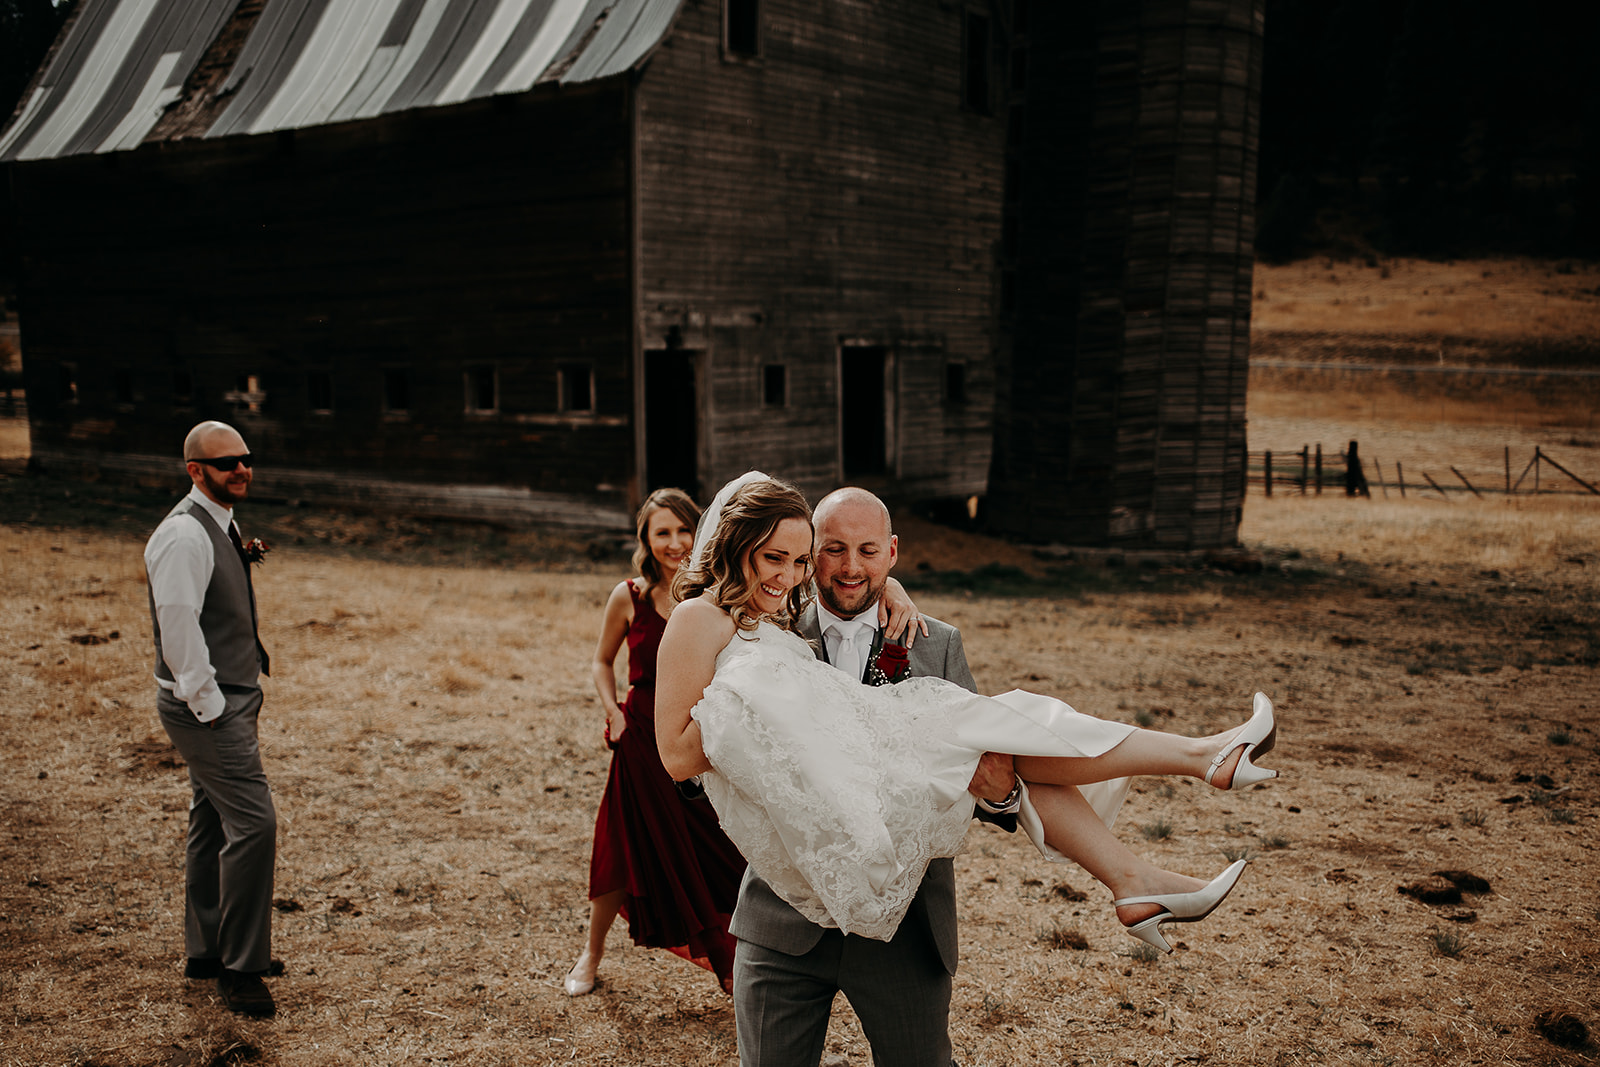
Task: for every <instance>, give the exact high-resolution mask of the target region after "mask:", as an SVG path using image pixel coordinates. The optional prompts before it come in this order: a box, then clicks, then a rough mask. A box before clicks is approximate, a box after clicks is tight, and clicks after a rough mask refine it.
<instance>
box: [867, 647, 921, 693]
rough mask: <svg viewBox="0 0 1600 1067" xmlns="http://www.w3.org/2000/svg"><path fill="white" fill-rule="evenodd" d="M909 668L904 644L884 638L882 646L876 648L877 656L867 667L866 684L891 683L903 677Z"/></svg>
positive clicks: (909, 662) (909, 664)
mask: <svg viewBox="0 0 1600 1067" xmlns="http://www.w3.org/2000/svg"><path fill="white" fill-rule="evenodd" d="M910 670H911V660H910V658H909V657H908V655H907V653H906V646H904V645H897V644H895V643H894V642H893V641H888V640H885V641H884V642H883V647H882V648H880V649H879V650H878V657H877V658H876V659H874V660H873V661H872V666H870V667H868V668H867V684H868V685H893V684H894V683H895V682H898V681H900V680H902V679H903V678H905V677H906V675H907V674H909V673H910Z"/></svg>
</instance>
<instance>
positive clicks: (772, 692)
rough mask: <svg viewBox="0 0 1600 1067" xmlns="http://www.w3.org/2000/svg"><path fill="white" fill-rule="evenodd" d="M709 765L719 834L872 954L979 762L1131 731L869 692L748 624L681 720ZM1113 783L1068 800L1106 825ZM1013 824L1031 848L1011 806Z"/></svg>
mask: <svg viewBox="0 0 1600 1067" xmlns="http://www.w3.org/2000/svg"><path fill="white" fill-rule="evenodd" d="M690 714H691V715H692V716H693V718H694V719H695V721H696V722H698V723H699V724H700V731H701V743H702V746H703V747H704V749H705V754H706V758H707V759H709V760H710V761H711V764H712V766H713V768H714V770H713V771H711V772H708V773H707V774H706V775H705V776H704V782H705V787H706V793H707V795H708V796H709V797H710V799H711V803H712V805H713V807H715V808H716V811H717V815H718V817H719V818H720V819H721V821H722V828H723V830H724V831H725V832H726V833H727V835H728V837H729V838H731V839H732V840H733V843H734V844H735V845H737V846H738V847H739V851H741V852H743V853H744V856H745V858H746V859H747V860H749V861H750V865H751V867H752V868H754V869H755V871H756V873H757V874H759V875H760V876H761V877H762V878H764V879H765V880H766V882H767V884H768V885H770V886H771V887H772V888H773V891H774V892H776V893H777V894H778V895H779V896H780V897H782V898H783V899H784V900H786V901H788V902H789V904H790V905H792V906H793V907H794V908H795V909H796V910H797V911H799V912H800V914H802V915H804V916H805V917H806V918H807V919H809V920H811V921H812V922H814V923H817V924H818V925H820V926H825V927H837V928H839V929H841V930H844V931H845V932H846V933H853V934H861V935H863V936H866V937H872V938H877V939H879V940H884V941H887V940H889V939H890V938H892V937H893V936H894V932H895V930H896V929H897V928H898V927H899V925H900V920H901V919H902V918H904V916H905V913H906V909H907V908H908V907H910V905H911V900H912V898H913V897H914V896H916V893H917V888H918V886H919V885H921V883H922V877H923V874H924V872H925V871H926V869H927V866H928V861H929V860H931V859H933V858H934V857H936V856H953V855H955V854H956V852H958V851H959V850H960V847H961V842H962V839H963V838H964V837H965V836H966V833H967V827H968V826H969V825H970V823H971V820H972V809H973V803H974V801H973V798H972V796H971V794H969V793H968V792H967V784H968V782H970V781H971V780H972V774H973V771H974V770H975V769H976V768H977V764H978V758H979V757H980V756H981V755H982V754H983V753H984V752H1006V753H1011V754H1013V755H1039V756H1097V755H1100V754H1101V753H1103V752H1106V751H1108V750H1109V749H1111V748H1114V747H1115V746H1116V745H1117V744H1118V743H1119V742H1121V741H1122V739H1123V738H1125V737H1126V736H1127V735H1128V734H1129V733H1131V732H1132V731H1133V727H1131V726H1126V725H1124V724H1122V723H1115V722H1106V721H1104V720H1101V719H1096V718H1093V717H1091V716H1088V715H1081V714H1079V713H1078V712H1076V711H1074V710H1072V708H1070V707H1068V706H1067V705H1066V704H1063V703H1062V702H1061V701H1059V700H1054V699H1052V698H1050V697H1042V696H1037V695H1035V694H1033V693H1026V692H1023V691H1021V690H1014V691H1012V692H1010V693H1005V694H1002V695H1001V696H998V697H981V696H975V695H974V694H972V693H969V692H967V691H966V690H965V689H962V688H961V687H960V686H958V685H955V684H954V683H951V682H946V681H944V680H942V679H938V678H910V679H907V680H906V681H904V682H901V683H899V684H898V685H889V686H881V687H878V688H872V687H870V686H864V685H861V684H859V683H858V682H856V681H854V680H852V679H851V678H849V677H848V676H847V675H845V674H844V673H842V672H841V671H839V670H837V669H835V668H833V667H830V666H828V665H827V664H825V663H822V662H820V661H819V660H817V659H816V658H815V657H814V656H813V654H812V651H811V647H810V646H809V645H808V644H807V643H806V642H805V641H804V640H803V639H801V638H800V637H799V636H797V635H796V634H793V633H790V632H789V631H787V630H782V629H780V628H778V627H776V626H774V625H772V624H771V623H766V622H763V623H761V624H760V626H759V627H758V628H757V630H756V631H755V632H754V633H753V634H750V633H735V634H734V636H733V639H732V640H731V641H729V642H728V645H727V647H726V648H724V649H723V650H722V652H721V653H720V654H718V656H717V669H716V676H715V678H714V679H713V680H712V683H711V684H710V685H709V686H707V687H706V691H705V695H704V697H703V698H702V699H701V701H700V702H699V703H698V704H696V705H695V707H694V709H693V710H692V711H691V713H690ZM1127 788H1128V782H1127V779H1125V778H1124V779H1117V780H1116V781H1112V782H1102V783H1099V784H1098V785H1093V786H1087V787H1082V792H1083V794H1084V797H1085V798H1086V799H1087V800H1088V801H1089V803H1090V805H1091V806H1092V807H1093V808H1094V810H1095V813H1096V814H1097V815H1099V816H1100V817H1101V818H1102V819H1104V820H1105V822H1106V825H1108V826H1109V825H1110V824H1111V822H1112V820H1113V819H1115V818H1116V813H1117V809H1118V808H1119V807H1120V806H1121V804H1122V800H1123V797H1124V796H1126V794H1127ZM1019 822H1020V824H1021V826H1022V827H1023V829H1024V831H1025V832H1027V834H1028V836H1029V837H1030V838H1031V839H1032V840H1033V842H1034V844H1035V845H1037V846H1038V847H1039V850H1040V851H1041V852H1042V853H1044V855H1045V856H1047V857H1048V858H1050V859H1053V860H1060V859H1062V858H1063V857H1061V856H1060V855H1059V854H1058V853H1056V852H1055V851H1054V850H1053V849H1051V848H1049V847H1048V846H1047V845H1046V844H1045V843H1044V832H1043V827H1042V826H1041V824H1040V822H1039V817H1038V815H1037V813H1036V812H1035V811H1034V810H1033V806H1032V804H1031V803H1029V802H1028V801H1027V800H1026V799H1025V800H1024V803H1023V810H1022V813H1021V815H1020V818H1019Z"/></svg>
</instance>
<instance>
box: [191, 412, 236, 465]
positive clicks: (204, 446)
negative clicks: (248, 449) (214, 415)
mask: <svg viewBox="0 0 1600 1067" xmlns="http://www.w3.org/2000/svg"><path fill="white" fill-rule="evenodd" d="M219 436H226V437H228V438H229V440H228V442H227V447H225V448H224V449H223V450H222V451H221V452H218V451H217V450H216V448H215V447H214V446H215V445H217V444H218V443H219V442H218V437H219ZM235 441H237V442H238V444H240V445H243V444H244V438H242V437H240V436H239V431H238V430H235V429H234V428H233V427H232V426H229V425H228V424H227V423H225V422H218V421H217V420H215V419H208V420H207V421H205V422H202V423H199V424H197V425H196V426H195V428H194V429H192V430H190V431H189V436H187V437H185V438H184V439H183V461H184V462H185V463H188V462H189V461H190V460H192V459H203V458H205V457H207V456H217V455H223V454H225V453H227V452H228V449H230V448H232V447H233V444H234V442H235ZM238 451H240V452H243V451H244V449H243V448H240V449H238Z"/></svg>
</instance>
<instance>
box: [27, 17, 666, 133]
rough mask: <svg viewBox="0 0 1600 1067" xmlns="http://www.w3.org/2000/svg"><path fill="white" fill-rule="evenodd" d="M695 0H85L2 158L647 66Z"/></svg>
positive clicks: (268, 125)
mask: <svg viewBox="0 0 1600 1067" xmlns="http://www.w3.org/2000/svg"><path fill="white" fill-rule="evenodd" d="M682 3H683V0H84V2H83V3H82V5H81V6H80V7H79V9H78V10H77V12H76V13H75V14H74V15H73V16H72V18H71V19H70V20H69V22H68V23H67V25H66V26H64V27H63V29H62V32H61V35H60V37H59V38H58V39H57V41H56V44H55V46H54V47H53V48H52V49H51V53H50V55H49V56H48V57H47V59H46V61H45V63H44V64H43V65H42V67H41V68H40V71H39V73H38V74H36V75H35V78H34V81H33V84H32V85H30V86H29V89H28V91H27V92H26V93H25V94H24V96H23V99H22V101H21V102H20V103H19V105H18V107H17V111H16V113H15V114H14V115H13V116H12V120H11V122H10V123H9V124H8V126H7V127H6V129H5V132H4V134H0V163H7V162H17V161H22V162H25V161H29V160H39V159H56V158H61V157H66V156H76V155H88V154H93V153H105V152H116V151H125V150H129V149H133V148H136V147H138V146H139V145H141V144H149V143H159V142H165V141H177V140H185V139H191V138H208V139H209V138H221V137H230V136H243V135H249V134H261V133H271V132H274V131H281V130H294V129H301V128H305V127H310V126H322V125H329V124H333V123H344V122H350V121H360V120H362V119H369V118H376V117H378V116H380V115H385V114H392V113H395V112H400V111H407V110H410V109H414V108H427V107H445V106H449V105H452V104H458V103H462V102H465V101H468V100H474V99H480V98H485V97H492V96H499V95H507V94H517V93H524V92H528V91H530V90H532V89H534V88H535V87H536V86H545V85H571V84H576V83H583V82H593V81H598V80H600V79H604V78H610V77H615V76H618V75H621V74H623V73H626V72H627V71H630V70H634V69H636V68H637V67H638V66H639V65H640V64H642V63H643V62H644V61H645V60H646V59H648V58H649V56H650V54H651V53H652V52H653V51H654V50H655V48H656V47H657V46H658V45H659V44H660V43H661V41H662V40H664V39H665V37H666V35H667V33H668V32H669V30H670V29H671V26H672V22H673V19H674V18H675V17H676V15H677V12H678V9H679V7H680V6H681V5H682Z"/></svg>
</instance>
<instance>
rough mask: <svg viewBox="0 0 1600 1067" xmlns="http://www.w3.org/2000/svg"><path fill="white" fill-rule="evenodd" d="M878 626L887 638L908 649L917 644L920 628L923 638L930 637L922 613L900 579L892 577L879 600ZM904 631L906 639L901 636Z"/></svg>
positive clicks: (885, 584)
mask: <svg viewBox="0 0 1600 1067" xmlns="http://www.w3.org/2000/svg"><path fill="white" fill-rule="evenodd" d="M878 626H879V628H880V629H882V630H883V635H884V636H885V637H887V638H889V639H891V640H894V641H899V642H900V643H901V644H903V645H905V646H906V648H908V649H909V648H910V647H911V646H912V645H913V644H915V643H916V640H917V630H918V629H919V628H920V629H921V630H922V636H923V637H926V636H928V624H927V623H926V622H923V621H922V613H921V612H919V611H918V610H917V605H916V604H915V603H913V602H912V600H911V594H909V593H907V592H906V587H905V586H903V585H901V584H900V579H898V578H893V577H891V578H890V579H889V580H888V581H887V582H886V583H884V587H883V595H882V596H880V597H879V598H878ZM902 630H903V631H905V637H904V638H902V637H901V636H900V633H901V631H902Z"/></svg>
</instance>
